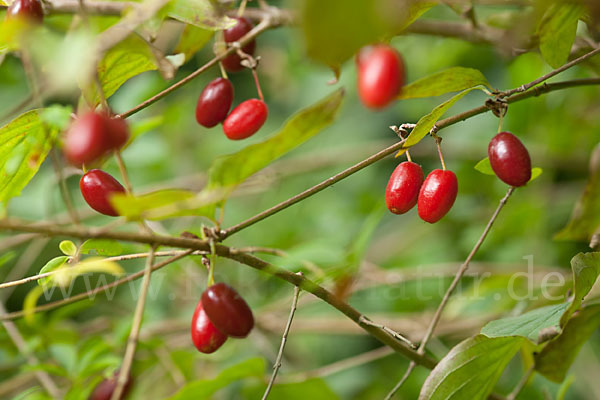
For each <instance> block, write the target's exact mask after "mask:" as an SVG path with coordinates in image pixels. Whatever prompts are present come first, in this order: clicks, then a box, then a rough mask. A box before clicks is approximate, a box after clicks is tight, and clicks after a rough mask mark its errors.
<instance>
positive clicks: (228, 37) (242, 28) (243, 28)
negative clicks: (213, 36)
mask: <svg viewBox="0 0 600 400" xmlns="http://www.w3.org/2000/svg"><path fill="white" fill-rule="evenodd" d="M234 19H236V20H237V24H235V25H234V26H232V27H231V28H229V29H225V31H224V32H223V36H224V38H225V42H227V43H231V42H235V41H237V40H239V39H241V38H242V37H244V36H245V35H246V34H247V33H248V32H250V31H251V30H252V28H254V24H252V22H250V20H249V19H248V18H244V17H236V18H234ZM255 49H256V41H255V40H252V41H250V42H249V43H247V44H246V45H245V46H244V47H242V51H243V52H244V53H246V54H249V55H253V54H254V50H255ZM241 61H242V59H241V57H240V56H239V55H238V54H237V53H235V52H234V53H232V54H230V55H228V56H227V57H225V59H223V61H221V62H222V63H223V66H224V67H225V69H226V70H227V71H229V72H238V71H241V70H243V69H244V66H243V65H242V63H241Z"/></svg>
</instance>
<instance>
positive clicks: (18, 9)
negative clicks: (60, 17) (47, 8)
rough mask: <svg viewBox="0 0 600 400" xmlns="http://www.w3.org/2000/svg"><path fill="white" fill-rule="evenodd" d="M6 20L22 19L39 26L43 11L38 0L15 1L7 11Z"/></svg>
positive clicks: (42, 18)
mask: <svg viewBox="0 0 600 400" xmlns="http://www.w3.org/2000/svg"><path fill="white" fill-rule="evenodd" d="M6 18H9V19H17V18H22V19H24V20H27V21H29V22H34V23H38V24H41V23H42V22H43V20H44V10H43V9H42V3H41V2H40V0H15V1H14V2H13V3H12V4H11V5H10V7H8V10H6Z"/></svg>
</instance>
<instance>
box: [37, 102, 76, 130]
mask: <svg viewBox="0 0 600 400" xmlns="http://www.w3.org/2000/svg"><path fill="white" fill-rule="evenodd" d="M72 113H73V107H71V106H62V105H59V104H53V105H51V106H49V107H46V108H43V109H41V110H40V119H41V120H42V121H43V122H45V123H46V124H48V125H50V126H52V127H54V128H56V129H58V130H59V131H61V132H62V131H64V130H65V129H67V128H68V126H69V124H70V123H71V114H72Z"/></svg>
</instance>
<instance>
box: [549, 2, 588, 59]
mask: <svg viewBox="0 0 600 400" xmlns="http://www.w3.org/2000/svg"><path fill="white" fill-rule="evenodd" d="M583 12H584V8H583V7H582V6H581V5H578V4H574V3H569V2H556V3H555V4H552V5H551V6H549V7H548V9H547V10H546V12H545V13H544V15H543V17H542V20H541V21H540V23H539V25H538V35H539V38H540V52H541V53H542V56H543V57H544V59H545V60H546V61H547V62H548V64H550V65H551V66H552V67H553V68H558V67H560V66H561V65H563V64H564V63H566V62H567V60H568V58H569V54H570V52H571V47H572V46H573V42H574V41H575V35H576V33H577V22H578V21H579V18H580V17H581V16H582V15H583Z"/></svg>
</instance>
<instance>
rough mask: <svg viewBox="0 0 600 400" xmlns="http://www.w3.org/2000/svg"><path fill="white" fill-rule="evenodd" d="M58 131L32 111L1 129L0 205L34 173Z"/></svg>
mask: <svg viewBox="0 0 600 400" xmlns="http://www.w3.org/2000/svg"><path fill="white" fill-rule="evenodd" d="M57 134H58V129H56V127H53V126H51V125H48V124H45V123H43V122H42V120H41V119H40V110H31V111H28V112H26V113H25V114H22V115H20V116H19V117H17V118H16V119H14V120H12V121H11V122H9V123H8V124H7V125H4V126H3V127H1V128H0V203H2V204H4V206H5V207H6V205H7V202H8V200H9V199H11V198H12V197H15V196H18V195H19V194H21V190H23V188H24V187H25V186H26V185H27V184H28V183H29V181H30V180H31V178H33V176H34V175H35V174H36V173H37V171H38V169H39V168H40V165H42V162H43V161H44V160H45V159H46V156H47V155H48V152H49V151H50V149H51V148H52V143H54V140H55V138H56V136H57Z"/></svg>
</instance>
